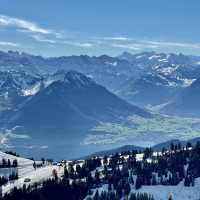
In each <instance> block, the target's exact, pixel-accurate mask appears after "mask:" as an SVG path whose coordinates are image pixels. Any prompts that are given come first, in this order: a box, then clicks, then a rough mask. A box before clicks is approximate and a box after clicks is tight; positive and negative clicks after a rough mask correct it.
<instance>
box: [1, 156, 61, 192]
mask: <svg viewBox="0 0 200 200" xmlns="http://www.w3.org/2000/svg"><path fill="white" fill-rule="evenodd" d="M2 158H5V159H10V160H11V162H12V161H13V160H14V159H17V161H18V175H19V179H18V180H15V181H9V182H8V183H7V184H6V185H3V186H2V193H3V194H5V193H9V192H10V191H11V190H12V189H13V188H14V187H17V188H22V187H23V185H24V184H26V185H27V186H28V185H33V184H34V183H41V182H43V181H45V180H47V179H49V178H51V177H52V171H53V170H54V169H55V170H56V171H57V173H58V176H59V177H60V176H62V175H63V173H64V168H63V167H62V166H53V165H47V166H44V167H41V168H38V169H36V170H35V169H34V167H33V161H32V160H29V159H26V158H21V157H16V156H12V155H9V154H6V153H3V152H0V160H1V159H2ZM39 162H40V161H39ZM1 175H2V174H1ZM26 178H29V179H31V181H30V182H27V183H25V182H24V180H25V179H26Z"/></svg>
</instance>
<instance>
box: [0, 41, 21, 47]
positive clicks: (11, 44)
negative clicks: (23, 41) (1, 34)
mask: <svg viewBox="0 0 200 200" xmlns="http://www.w3.org/2000/svg"><path fill="white" fill-rule="evenodd" d="M0 46H9V47H18V46H19V44H17V43H13V42H4V41H0Z"/></svg>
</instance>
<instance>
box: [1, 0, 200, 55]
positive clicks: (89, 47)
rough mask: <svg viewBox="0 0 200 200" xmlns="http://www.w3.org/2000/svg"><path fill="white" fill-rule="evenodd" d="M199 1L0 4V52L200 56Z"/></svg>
mask: <svg viewBox="0 0 200 200" xmlns="http://www.w3.org/2000/svg"><path fill="white" fill-rule="evenodd" d="M199 10H200V1H199V0H57V1H56V0H54V1H53V0H33V1H28V0H0V50H4V51H8V50H14V51H15V50H17V51H20V52H22V51H23V52H27V53H31V54H35V55H43V56H63V55H80V54H88V55H102V54H108V55H112V56H115V55H119V54H121V53H122V52H124V51H128V52H131V53H139V52H143V51H156V52H166V53H169V52H171V53H184V54H193V55H200V25H199V20H200V12H199Z"/></svg>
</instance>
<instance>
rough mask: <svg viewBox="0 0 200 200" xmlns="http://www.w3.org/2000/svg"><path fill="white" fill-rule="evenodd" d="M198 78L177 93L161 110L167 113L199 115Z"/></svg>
mask: <svg viewBox="0 0 200 200" xmlns="http://www.w3.org/2000/svg"><path fill="white" fill-rule="evenodd" d="M199 102H200V79H197V80H196V81H194V82H193V83H192V84H191V85H190V86H189V87H187V88H185V89H184V90H183V91H182V92H181V93H180V94H178V95H177V96H176V97H175V98H174V99H173V100H172V102H170V103H169V104H167V105H166V106H165V107H164V108H163V109H162V111H164V112H165V113H167V114H173V115H181V116H189V117H199V116H200V105H199Z"/></svg>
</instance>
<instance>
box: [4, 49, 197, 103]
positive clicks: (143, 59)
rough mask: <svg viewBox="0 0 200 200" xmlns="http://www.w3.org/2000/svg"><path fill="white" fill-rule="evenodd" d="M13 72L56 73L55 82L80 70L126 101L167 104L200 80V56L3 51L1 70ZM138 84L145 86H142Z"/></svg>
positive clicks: (27, 93) (153, 53)
mask: <svg viewBox="0 0 200 200" xmlns="http://www.w3.org/2000/svg"><path fill="white" fill-rule="evenodd" d="M11 70H12V71H17V72H18V73H19V72H23V73H24V72H25V73H27V74H29V75H31V76H37V75H38V74H40V75H42V76H45V77H48V76H49V74H51V75H52V74H55V73H56V75H54V78H55V79H56V78H58V77H59V76H60V75H61V76H62V71H63V70H64V71H69V70H76V71H79V72H81V73H83V74H85V75H86V76H89V77H91V78H92V79H93V80H95V81H96V82H97V83H98V84H100V85H103V86H104V87H106V88H108V89H109V90H110V91H112V92H114V93H115V94H117V95H120V96H121V97H123V98H125V99H126V100H129V101H130V102H132V103H136V104H138V105H142V106H146V105H147V104H152V105H155V104H160V103H161V104H162V103H166V99H167V100H168V99H169V98H171V94H172V95H173V93H174V91H179V90H181V89H182V88H184V87H187V86H189V85H190V84H191V83H192V82H194V81H195V80H196V79H197V78H199V77H200V57H197V56H196V57H195V56H186V55H183V54H165V53H156V52H143V53H139V54H135V55H133V54H130V53H127V52H124V53H123V54H122V55H120V56H118V57H111V56H107V55H102V56H98V57H97V56H92V57H90V56H87V55H81V56H63V57H50V58H44V57H42V56H33V55H29V54H26V53H19V52H13V51H9V52H0V71H6V72H9V71H11ZM57 71H58V73H57ZM59 74H60V75H59ZM48 81H52V77H50V78H48ZM48 83H49V82H46V84H48ZM138 83H140V84H141V86H140V87H138ZM148 83H150V85H152V88H153V89H152V91H151V96H152V98H153V99H152V100H150V101H149V102H146V101H145V99H146V96H145V95H146V90H144V89H143V88H144V87H146V84H148ZM40 86H41V85H40V84H38V85H34V86H33V87H32V88H28V90H25V91H24V93H25V94H26V95H29V94H30V95H31V94H32V93H36V91H38V90H39V88H40ZM160 91H166V92H164V93H165V95H164V97H163V95H162V94H161V96H160V98H159V96H158V94H159V93H160ZM161 93H162V92H161ZM168 94H169V95H168ZM154 99H157V100H154Z"/></svg>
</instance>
